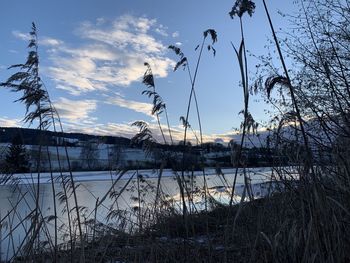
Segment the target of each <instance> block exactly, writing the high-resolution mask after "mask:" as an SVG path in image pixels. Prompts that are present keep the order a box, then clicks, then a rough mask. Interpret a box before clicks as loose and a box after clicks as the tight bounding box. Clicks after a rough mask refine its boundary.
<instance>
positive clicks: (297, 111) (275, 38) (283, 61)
mask: <svg viewBox="0 0 350 263" xmlns="http://www.w3.org/2000/svg"><path fill="white" fill-rule="evenodd" d="M263 4H264V9H265V12H266V16H267V18H268V21H269V25H270V28H271V32H272V35H273V39H274V41H275V44H276V48H277V51H278V55H279V57H280V61H281V63H282V67H283V70H284V74H285V76H286V78H287V82H288V88H289V92H290V95H291V98H292V103H293V106H294V108H295V112H296V115H297V118H298V122H299V125H300V130H301V133H302V136H303V140H304V145H305V148H306V151H307V156H308V160H307V162H305V164H306V166H305V173H308V170H309V168H311V169H312V172H313V166H312V153H311V150H310V147H309V140H308V138H307V135H306V132H305V128H304V124H303V119H302V117H301V113H300V109H299V106H298V103H297V100H296V97H295V93H294V89H293V87H292V82H291V80H290V77H289V73H288V70H287V66H286V64H285V60H284V58H283V55H282V51H281V47H280V44H279V42H278V39H277V36H276V31H275V29H274V27H273V24H272V20H271V16H270V13H269V10H268V8H267V5H266V1H265V0H263Z"/></svg>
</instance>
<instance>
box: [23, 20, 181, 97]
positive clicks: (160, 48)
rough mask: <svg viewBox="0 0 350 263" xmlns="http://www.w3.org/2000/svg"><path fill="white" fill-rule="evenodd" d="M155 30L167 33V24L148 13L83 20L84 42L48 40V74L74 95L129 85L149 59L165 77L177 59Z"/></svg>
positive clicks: (161, 76)
mask: <svg viewBox="0 0 350 263" xmlns="http://www.w3.org/2000/svg"><path fill="white" fill-rule="evenodd" d="M155 33H158V34H162V35H164V36H165V35H166V27H165V26H163V25H160V24H158V23H157V20H155V19H149V18H146V17H133V16H130V15H124V16H121V17H119V18H117V19H116V20H114V21H112V22H108V21H107V20H105V19H103V18H99V19H98V20H97V21H96V22H95V23H91V22H84V23H82V25H81V26H80V27H79V28H78V29H77V34H78V36H79V37H80V38H81V39H82V40H83V41H82V42H83V43H84V42H85V44H83V45H80V46H78V47H72V46H71V45H68V44H67V43H63V42H62V41H61V42H57V43H59V44H57V45H54V43H55V41H54V40H53V39H47V40H46V42H47V43H50V44H51V46H52V48H51V49H50V50H49V54H50V59H51V61H52V63H53V65H52V66H51V67H49V68H48V74H49V75H50V77H51V78H52V79H53V80H54V81H55V82H56V83H57V87H58V88H60V89H64V90H67V91H69V92H70V93H71V94H73V95H79V94H81V93H84V92H90V91H95V90H108V89H115V87H127V86H129V85H130V84H132V83H133V82H136V81H139V80H140V78H141V77H142V75H143V73H144V71H145V68H144V66H143V64H144V62H146V61H147V62H148V63H149V64H150V65H151V66H152V68H153V73H154V75H155V76H157V77H160V78H163V77H166V76H167V75H168V72H169V71H170V70H171V69H172V67H173V65H174V64H175V62H174V61H173V60H171V59H170V58H168V57H167V56H166V54H165V53H166V50H167V47H166V46H165V45H164V44H163V43H162V42H161V41H160V40H157V39H156V38H155V37H154V36H153V34H155ZM17 35H18V37H24V36H22V35H19V34H17ZM57 41H59V40H57Z"/></svg>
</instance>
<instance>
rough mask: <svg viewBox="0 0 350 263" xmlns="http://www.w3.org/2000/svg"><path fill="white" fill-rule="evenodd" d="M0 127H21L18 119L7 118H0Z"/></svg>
mask: <svg viewBox="0 0 350 263" xmlns="http://www.w3.org/2000/svg"><path fill="white" fill-rule="evenodd" d="M0 127H22V124H21V120H20V119H9V118H8V117H6V116H5V117H0Z"/></svg>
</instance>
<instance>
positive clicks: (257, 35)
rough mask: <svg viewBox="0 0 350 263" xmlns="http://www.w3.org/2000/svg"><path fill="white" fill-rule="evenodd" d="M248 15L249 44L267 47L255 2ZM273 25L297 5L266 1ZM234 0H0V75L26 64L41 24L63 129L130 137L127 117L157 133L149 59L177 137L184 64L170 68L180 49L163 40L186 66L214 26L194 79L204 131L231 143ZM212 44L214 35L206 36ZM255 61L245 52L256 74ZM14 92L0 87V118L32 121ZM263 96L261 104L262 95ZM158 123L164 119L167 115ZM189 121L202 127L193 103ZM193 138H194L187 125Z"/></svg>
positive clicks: (235, 80)
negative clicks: (146, 79)
mask: <svg viewBox="0 0 350 263" xmlns="http://www.w3.org/2000/svg"><path fill="white" fill-rule="evenodd" d="M255 2H256V4H257V6H256V10H255V13H254V15H253V16H252V17H249V16H245V17H244V23H245V34H246V46H247V49H248V50H249V51H250V52H251V53H252V54H254V55H256V56H259V55H262V54H265V53H266V45H267V44H268V38H271V37H270V35H271V34H270V29H269V27H268V23H267V19H266V16H265V13H264V10H263V7H262V4H261V1H255ZM267 2H268V5H269V7H270V12H271V15H272V18H273V21H274V23H275V27H276V28H277V29H279V30H282V31H288V29H289V27H290V25H289V23H288V21H287V20H286V19H285V18H284V17H283V16H281V15H280V14H279V11H281V12H282V13H287V12H289V13H290V12H291V11H294V10H295V9H296V6H295V5H294V4H293V1H281V0H270V1H267ZM233 3H234V1H227V0H220V1H208V0H201V1H199V0H196V1H194V0H178V1H166V0H128V1H121V0H99V1H97V0H75V1H71V0H69V1H68V0H60V1H47V0H32V1H20V0H2V1H1V3H0V7H1V10H2V15H1V16H0V24H1V27H0V82H3V81H5V80H6V79H7V78H8V77H9V76H10V75H11V74H12V73H14V71H11V70H7V68H8V67H9V66H10V65H12V64H18V63H23V62H25V59H26V56H27V52H28V50H27V44H28V36H29V35H28V32H29V31H30V29H31V23H32V22H33V21H34V22H35V24H36V26H37V28H38V36H39V56H40V74H41V77H42V79H43V81H44V83H45V85H46V87H47V89H48V92H49V94H50V97H51V100H52V101H53V103H54V105H55V107H56V109H57V110H58V112H59V114H60V116H61V119H62V122H63V126H64V130H65V131H67V132H84V133H88V134H100V135H115V136H125V137H132V136H133V135H134V134H135V133H136V132H137V129H136V128H135V127H132V126H131V123H133V122H134V121H137V120H143V121H146V122H148V123H149V126H150V128H151V130H152V132H153V134H154V136H155V137H156V138H158V139H159V138H160V134H159V129H158V128H157V122H156V120H155V118H154V116H152V115H151V112H150V111H151V108H152V104H151V100H150V99H149V98H148V97H147V96H145V95H142V94H141V93H142V91H143V90H145V89H146V87H145V86H144V85H143V84H142V76H143V74H144V72H145V70H146V67H145V66H144V62H147V63H149V64H150V65H151V67H152V70H153V73H154V76H155V84H156V90H157V92H158V93H159V95H160V96H161V97H162V99H163V101H164V102H165V103H166V106H167V110H168V115H169V122H170V126H171V129H172V133H173V136H174V138H175V139H176V140H181V139H182V138H183V127H182V125H181V123H180V120H179V118H180V116H185V114H186V109H187V103H188V98H189V94H190V88H191V86H190V80H189V78H188V74H187V72H186V71H184V70H182V69H179V70H177V71H176V72H174V71H173V68H174V65H175V64H176V62H177V61H178V57H176V56H175V54H174V53H173V52H172V51H171V50H169V49H168V46H169V45H176V46H178V47H180V48H181V50H182V51H183V52H184V54H185V56H186V57H187V58H188V61H189V65H190V67H191V70H192V71H194V65H195V64H196V61H197V58H198V50H197V51H196V50H195V47H196V46H197V45H198V44H200V43H201V41H202V39H203V32H204V31H205V30H207V29H215V30H216V31H217V34H218V41H217V43H215V44H214V47H215V49H216V55H215V57H214V56H213V53H212V52H209V51H207V50H205V52H204V53H203V57H202V59H201V63H200V65H199V73H198V77H197V83H196V94H197V98H198V103H199V110H200V115H201V122H202V127H203V134H204V139H205V140H206V141H214V140H217V141H219V140H224V141H228V140H229V139H230V138H231V135H232V134H233V133H235V129H236V128H238V127H239V126H240V123H241V121H242V116H240V115H239V114H238V113H239V112H240V111H241V110H242V109H243V94H242V88H241V87H240V85H239V80H240V72H239V67H238V63H237V60H236V57H235V53H234V51H233V49H232V46H231V41H232V43H233V44H234V45H236V46H238V45H239V43H240V31H239V21H238V19H231V18H230V16H229V15H228V12H229V11H230V10H231V7H232V5H233ZM207 43H208V44H210V40H209V39H208V41H207ZM256 63H258V62H257V60H255V59H254V58H251V57H250V58H249V60H248V67H249V72H250V76H252V77H254V73H255V72H256V70H255V65H256ZM19 97H20V94H15V93H12V92H10V91H9V90H7V89H4V88H2V89H0V104H1V108H0V126H20V127H28V125H27V124H25V123H23V122H22V121H21V120H22V119H23V117H24V114H25V107H24V106H23V105H22V104H20V103H19V102H15V103H14V101H15V100H16V99H18V98H19ZM259 101H260V102H259ZM265 107H266V105H264V104H263V103H262V102H261V99H260V98H259V97H258V96H257V97H253V98H252V99H251V105H250V112H251V113H252V115H253V117H254V118H255V120H257V121H259V122H263V121H265V120H266V118H267V116H266V114H265V112H264V109H265ZM161 123H162V125H164V128H165V124H166V120H165V116H163V115H162V116H161ZM189 123H190V124H191V126H192V127H193V129H194V131H195V132H197V133H198V125H197V119H196V112H195V111H194V105H193V106H192V110H191V114H190V118H189ZM189 136H190V137H192V138H194V136H193V134H192V133H190V135H189Z"/></svg>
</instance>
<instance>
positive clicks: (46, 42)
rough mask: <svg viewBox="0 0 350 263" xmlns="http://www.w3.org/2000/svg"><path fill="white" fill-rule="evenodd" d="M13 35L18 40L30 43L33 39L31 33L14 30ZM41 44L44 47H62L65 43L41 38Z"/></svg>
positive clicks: (49, 38)
mask: <svg viewBox="0 0 350 263" xmlns="http://www.w3.org/2000/svg"><path fill="white" fill-rule="evenodd" d="M12 35H13V36H14V37H16V38H18V39H21V40H24V41H29V40H30V39H31V36H30V34H29V33H23V32H20V31H18V30H13V31H12ZM39 44H40V45H43V46H58V45H62V44H63V41H61V40H59V39H55V38H51V37H41V38H40V39H39Z"/></svg>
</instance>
